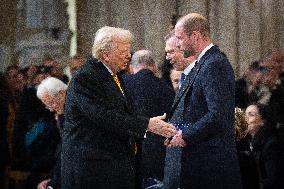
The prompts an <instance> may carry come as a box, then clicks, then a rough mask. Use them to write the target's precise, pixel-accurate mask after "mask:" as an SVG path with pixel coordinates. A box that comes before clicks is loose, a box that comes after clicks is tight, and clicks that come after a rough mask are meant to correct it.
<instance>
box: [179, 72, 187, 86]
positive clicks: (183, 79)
mask: <svg viewBox="0 0 284 189" xmlns="http://www.w3.org/2000/svg"><path fill="white" fill-rule="evenodd" d="M185 78H186V75H185V74H184V73H182V74H181V77H180V81H179V83H180V85H179V86H180V88H181V86H182V85H183V83H184V82H185Z"/></svg>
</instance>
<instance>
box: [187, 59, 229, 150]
mask: <svg viewBox="0 0 284 189" xmlns="http://www.w3.org/2000/svg"><path fill="white" fill-rule="evenodd" d="M200 74H203V75H201V76H200V77H201V78H202V81H201V87H202V91H203V93H204V97H205V100H206V104H207V113H206V114H204V116H203V117H201V118H200V119H199V120H198V121H197V122H196V123H194V124H192V125H191V126H190V127H188V129H186V130H185V132H184V133H183V139H184V140H185V141H186V143H187V144H196V143H200V142H203V141H206V140H210V139H212V138H215V137H217V136H218V135H223V134H224V133H225V132H228V131H229V130H230V129H233V125H228V123H231V121H230V120H232V119H233V117H232V116H233V107H234V75H233V71H232V69H231V67H230V64H229V62H227V60H226V59H223V60H220V61H215V62H210V63H209V64H208V65H207V66H206V68H205V70H204V72H202V73H200ZM193 111H194V110H193Z"/></svg>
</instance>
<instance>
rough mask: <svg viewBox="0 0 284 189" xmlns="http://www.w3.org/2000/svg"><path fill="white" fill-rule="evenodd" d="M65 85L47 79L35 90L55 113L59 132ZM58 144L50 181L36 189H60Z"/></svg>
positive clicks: (59, 81)
mask: <svg viewBox="0 0 284 189" xmlns="http://www.w3.org/2000/svg"><path fill="white" fill-rule="evenodd" d="M66 90H67V85H66V84H65V83H63V82H62V81H61V80H59V79H57V78H54V77H48V78H46V79H45V80H43V81H42V82H41V83H40V85H39V86H38V89H37V97H38V98H39V99H40V100H41V101H42V102H43V103H44V105H45V106H46V107H47V108H48V109H49V110H50V111H52V112H55V120H56V122H57V126H58V129H59V131H61V130H62V124H63V119H64V117H63V113H64V104H65V94H66ZM60 146H61V145H60V144H58V147H57V151H56V153H55V156H56V157H55V158H56V164H55V166H54V168H53V171H52V173H51V175H50V179H47V180H44V181H42V182H41V183H39V184H38V189H46V188H47V187H48V186H50V187H52V188H53V189H56V188H60V151H61V150H60Z"/></svg>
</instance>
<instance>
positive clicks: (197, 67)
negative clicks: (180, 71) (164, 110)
mask: <svg viewBox="0 0 284 189" xmlns="http://www.w3.org/2000/svg"><path fill="white" fill-rule="evenodd" d="M216 48H218V47H216V46H213V47H212V48H211V49H209V50H208V51H207V52H206V53H205V55H204V56H203V57H202V58H201V59H200V60H199V62H196V65H195V66H194V68H193V69H192V71H191V72H190V73H189V77H187V78H186V81H185V85H184V86H183V87H182V88H180V90H178V92H177V94H176V96H175V100H174V103H173V105H172V108H171V111H170V115H169V116H168V118H170V117H171V115H172V114H173V112H174V111H175V109H176V107H177V105H178V103H179V102H180V100H181V98H182V97H183V95H185V94H186V93H187V92H188V91H190V89H191V88H192V86H193V83H194V81H195V79H196V77H197V75H198V73H199V70H200V68H201V67H202V65H203V64H204V62H205V60H206V59H207V58H208V56H209V55H210V54H211V53H212V51H214V50H216Z"/></svg>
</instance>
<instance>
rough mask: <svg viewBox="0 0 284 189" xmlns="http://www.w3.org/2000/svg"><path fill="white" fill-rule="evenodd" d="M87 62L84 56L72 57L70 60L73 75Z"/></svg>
mask: <svg viewBox="0 0 284 189" xmlns="http://www.w3.org/2000/svg"><path fill="white" fill-rule="evenodd" d="M85 63H86V58H84V57H83V56H80V55H76V56H74V57H72V58H71V60H70V62H69V68H70V73H71V76H73V75H74V73H75V71H77V70H78V69H79V68H80V67H81V66H82V65H83V64H85Z"/></svg>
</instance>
